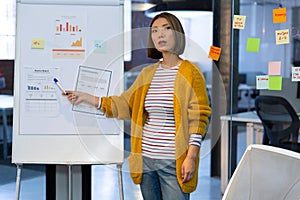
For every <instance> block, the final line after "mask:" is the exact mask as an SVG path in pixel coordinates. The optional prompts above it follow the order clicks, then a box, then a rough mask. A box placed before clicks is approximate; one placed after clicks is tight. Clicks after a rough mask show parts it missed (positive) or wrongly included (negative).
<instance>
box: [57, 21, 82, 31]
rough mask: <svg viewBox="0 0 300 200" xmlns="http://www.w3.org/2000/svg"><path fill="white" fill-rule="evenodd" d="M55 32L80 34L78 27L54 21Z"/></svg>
mask: <svg viewBox="0 0 300 200" xmlns="http://www.w3.org/2000/svg"><path fill="white" fill-rule="evenodd" d="M56 23H57V25H56V32H81V31H82V30H81V29H80V28H79V26H78V25H73V24H71V23H70V22H68V21H66V22H61V20H56Z"/></svg>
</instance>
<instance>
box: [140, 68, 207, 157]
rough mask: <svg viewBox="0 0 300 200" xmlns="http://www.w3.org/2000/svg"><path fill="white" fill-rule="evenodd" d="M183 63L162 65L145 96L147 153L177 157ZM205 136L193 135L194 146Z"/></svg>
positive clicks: (145, 143) (143, 140)
mask: <svg viewBox="0 0 300 200" xmlns="http://www.w3.org/2000/svg"><path fill="white" fill-rule="evenodd" d="M178 69H179V66H175V67H172V68H168V69H166V68H163V67H162V66H161V65H159V66H158V68H157V71H156V73H155V75H154V77H153V79H152V82H151V85H150V88H149V90H148V93H147V95H146V99H145V110H146V111H147V112H148V119H147V121H146V123H145V126H144V129H143V139H142V151H143V155H144V156H147V157H150V158H154V159H175V120H174V102H173V94H174V81H175V77H176V74H177V71H178ZM201 140H202V137H201V135H197V134H192V135H191V138H190V145H191V144H192V145H196V146H200V145H201Z"/></svg>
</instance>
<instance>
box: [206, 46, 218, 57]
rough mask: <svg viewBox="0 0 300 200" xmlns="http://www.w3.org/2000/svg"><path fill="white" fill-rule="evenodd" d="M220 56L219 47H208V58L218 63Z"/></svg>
mask: <svg viewBox="0 0 300 200" xmlns="http://www.w3.org/2000/svg"><path fill="white" fill-rule="evenodd" d="M220 54H221V48H220V47H215V46H210V50H209V55H208V58H211V59H213V60H216V61H218V60H219V58H220Z"/></svg>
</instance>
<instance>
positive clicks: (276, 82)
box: [269, 76, 282, 90]
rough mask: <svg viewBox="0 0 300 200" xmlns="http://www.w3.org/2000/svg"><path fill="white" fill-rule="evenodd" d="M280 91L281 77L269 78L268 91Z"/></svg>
mask: <svg viewBox="0 0 300 200" xmlns="http://www.w3.org/2000/svg"><path fill="white" fill-rule="evenodd" d="M281 89H282V76H269V90H281Z"/></svg>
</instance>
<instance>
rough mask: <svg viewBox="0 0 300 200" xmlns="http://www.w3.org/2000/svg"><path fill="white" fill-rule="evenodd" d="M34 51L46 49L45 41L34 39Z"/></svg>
mask: <svg viewBox="0 0 300 200" xmlns="http://www.w3.org/2000/svg"><path fill="white" fill-rule="evenodd" d="M31 48H32V49H44V48H45V39H44V38H33V39H32V40H31Z"/></svg>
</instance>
